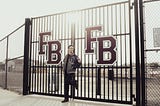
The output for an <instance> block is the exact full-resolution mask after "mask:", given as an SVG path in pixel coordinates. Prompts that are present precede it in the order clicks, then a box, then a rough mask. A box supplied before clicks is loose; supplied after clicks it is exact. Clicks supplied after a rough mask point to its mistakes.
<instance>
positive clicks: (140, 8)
mask: <svg viewBox="0 0 160 106" xmlns="http://www.w3.org/2000/svg"><path fill="white" fill-rule="evenodd" d="M139 14H140V16H139V18H140V42H141V43H140V44H141V79H142V80H141V81H142V82H141V83H142V90H141V92H140V93H141V95H142V96H141V97H142V99H140V100H142V101H140V102H142V103H141V104H142V106H145V54H144V49H145V47H144V26H143V22H144V20H143V0H139Z"/></svg>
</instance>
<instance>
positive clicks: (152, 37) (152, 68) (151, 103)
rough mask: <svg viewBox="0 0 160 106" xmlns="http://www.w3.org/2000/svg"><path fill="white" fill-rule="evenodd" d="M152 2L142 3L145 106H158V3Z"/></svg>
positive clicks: (159, 50)
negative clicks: (144, 47)
mask: <svg viewBox="0 0 160 106" xmlns="http://www.w3.org/2000/svg"><path fill="white" fill-rule="evenodd" d="M153 1H154V0H153ZM153 1H150V0H148V1H144V19H145V24H144V26H145V46H146V49H145V61H146V70H145V73H146V74H145V77H146V81H145V86H146V87H145V88H146V106H159V104H160V92H159V89H160V44H159V41H160V15H159V14H157V12H158V11H160V8H159V7H160V1H159V0H156V1H154V2H153ZM153 7H154V8H153Z"/></svg>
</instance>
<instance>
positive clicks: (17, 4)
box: [0, 0, 160, 61]
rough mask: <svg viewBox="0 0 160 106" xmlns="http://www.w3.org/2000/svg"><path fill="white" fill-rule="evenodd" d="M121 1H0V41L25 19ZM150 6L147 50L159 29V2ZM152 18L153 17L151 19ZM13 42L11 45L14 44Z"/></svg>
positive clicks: (147, 21) (147, 14) (148, 7)
mask: <svg viewBox="0 0 160 106" xmlns="http://www.w3.org/2000/svg"><path fill="white" fill-rule="evenodd" d="M121 1H127V0H0V39H2V38H3V37H5V36H6V35H8V34H9V33H11V32H12V31H13V30H15V29H16V28H18V27H19V26H21V25H22V24H24V22H25V18H31V17H37V16H44V15H50V14H55V13H59V12H66V11H71V10H78V9H84V8H89V7H96V6H100V5H105V4H111V3H116V2H121ZM150 4H151V6H150ZM150 4H149V6H148V5H147V6H146V11H147V13H145V15H146V16H145V18H146V17H147V18H146V29H147V30H146V34H147V35H151V36H150V37H152V38H150V37H148V38H147V41H150V42H149V43H147V46H148V47H149V48H153V32H152V31H153V28H159V27H160V24H159V21H160V20H159V19H160V18H159V17H160V16H159V14H157V12H158V10H159V9H160V8H159V7H160V6H159V5H158V4H160V2H158V3H157V2H154V3H150ZM152 7H154V8H152ZM156 11H157V12H156ZM150 14H152V15H150ZM155 15H156V16H155ZM152 16H155V17H154V18H153V17H152ZM151 20H153V21H151ZM155 20H157V21H155ZM151 25H152V26H151ZM15 41H17V43H18V38H17V40H15ZM15 41H14V42H13V44H14V43H15ZM20 43H22V42H20ZM11 45H12V43H11ZM0 48H1V46H0ZM2 50H3V51H5V50H4V49H2ZM19 51H22V50H19ZM19 51H16V52H15V53H20V52H19ZM10 52H11V53H13V52H12V50H10ZM157 53H159V52H157ZM157 53H156V54H155V55H156V59H157V61H159V58H158V57H159V55H157ZM1 54H2V53H1ZM20 54H22V53H20ZM16 55H17V54H16ZM157 56H158V57H157ZM1 57H5V53H4V56H3V55H2V56H1ZM0 60H1V59H0ZM148 60H153V57H151V59H148Z"/></svg>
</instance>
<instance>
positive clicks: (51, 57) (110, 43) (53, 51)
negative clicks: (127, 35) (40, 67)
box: [39, 26, 117, 65]
mask: <svg viewBox="0 0 160 106" xmlns="http://www.w3.org/2000/svg"><path fill="white" fill-rule="evenodd" d="M85 31H86V37H85V40H86V47H85V53H86V54H96V55H97V60H96V63H97V65H112V64H114V63H115V61H116V59H117V58H116V39H115V38H114V37H113V36H102V37H92V36H93V32H95V31H97V32H98V33H101V31H102V26H94V27H88V28H86V29H85ZM45 36H51V32H43V33H39V54H40V55H45V54H46V56H47V58H46V60H47V64H54V65H58V64H59V63H60V62H61V43H60V41H58V40H52V41H47V40H45V39H44V38H45ZM93 43H95V44H96V45H97V46H96V47H95V48H93V47H92V44H93ZM44 48H46V49H44ZM95 49H97V52H96V50H95Z"/></svg>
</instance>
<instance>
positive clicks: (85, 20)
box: [84, 10, 87, 97]
mask: <svg viewBox="0 0 160 106" xmlns="http://www.w3.org/2000/svg"><path fill="white" fill-rule="evenodd" d="M86 18H87V16H86V10H85V11H84V24H85V27H86V26H87V19H86ZM84 60H86V55H85V56H84ZM84 97H86V61H85V63H84Z"/></svg>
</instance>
